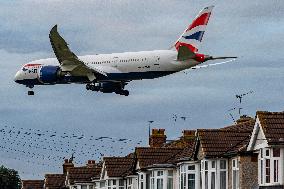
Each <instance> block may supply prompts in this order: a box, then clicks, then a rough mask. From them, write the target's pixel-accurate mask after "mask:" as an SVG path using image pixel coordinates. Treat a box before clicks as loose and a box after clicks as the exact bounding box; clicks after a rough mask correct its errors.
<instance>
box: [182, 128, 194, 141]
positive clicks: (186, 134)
mask: <svg viewBox="0 0 284 189" xmlns="http://www.w3.org/2000/svg"><path fill="white" fill-rule="evenodd" d="M195 132H196V131H195V130H183V131H182V133H183V136H182V139H183V140H191V139H194V138H195Z"/></svg>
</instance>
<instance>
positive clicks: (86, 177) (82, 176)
mask: <svg viewBox="0 0 284 189" xmlns="http://www.w3.org/2000/svg"><path fill="white" fill-rule="evenodd" d="M100 170H101V167H71V168H68V169H67V179H68V181H69V182H68V183H70V184H74V182H91V181H92V178H94V177H95V178H96V177H99V174H100Z"/></svg>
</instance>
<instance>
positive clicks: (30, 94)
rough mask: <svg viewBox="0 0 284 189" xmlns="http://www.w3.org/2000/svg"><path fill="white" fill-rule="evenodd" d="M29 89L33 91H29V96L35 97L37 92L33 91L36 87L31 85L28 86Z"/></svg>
mask: <svg viewBox="0 0 284 189" xmlns="http://www.w3.org/2000/svg"><path fill="white" fill-rule="evenodd" d="M27 87H28V88H30V89H31V90H29V91H28V95H29V96H33V95H35V92H34V91H33V90H32V89H33V88H34V86H33V85H31V86H27Z"/></svg>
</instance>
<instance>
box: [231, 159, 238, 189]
mask: <svg viewBox="0 0 284 189" xmlns="http://www.w3.org/2000/svg"><path fill="white" fill-rule="evenodd" d="M234 171H235V173H236V174H235V175H236V183H234ZM232 189H240V164H239V158H238V157H237V158H233V159H232Z"/></svg>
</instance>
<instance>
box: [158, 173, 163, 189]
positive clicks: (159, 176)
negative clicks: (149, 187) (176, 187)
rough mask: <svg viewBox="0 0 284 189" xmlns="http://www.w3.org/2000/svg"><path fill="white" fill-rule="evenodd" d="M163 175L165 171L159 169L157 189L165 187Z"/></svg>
mask: <svg viewBox="0 0 284 189" xmlns="http://www.w3.org/2000/svg"><path fill="white" fill-rule="evenodd" d="M163 175H164V171H158V172H157V189H163V182H164V179H163Z"/></svg>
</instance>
